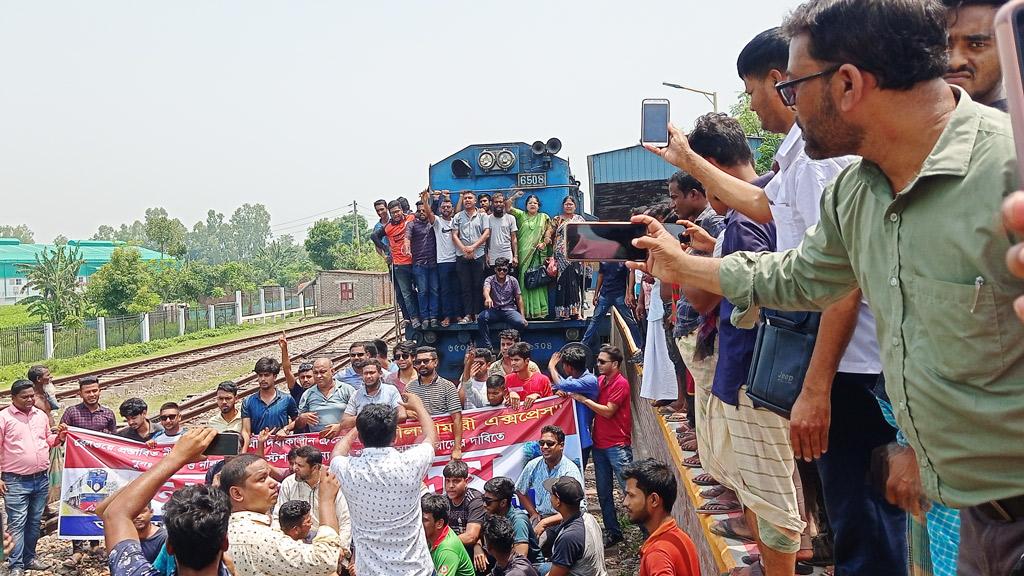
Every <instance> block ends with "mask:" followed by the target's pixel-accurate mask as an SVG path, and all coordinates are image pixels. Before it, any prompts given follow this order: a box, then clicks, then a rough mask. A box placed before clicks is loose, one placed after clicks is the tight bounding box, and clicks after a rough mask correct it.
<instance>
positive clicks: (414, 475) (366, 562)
mask: <svg viewBox="0 0 1024 576" xmlns="http://www.w3.org/2000/svg"><path fill="white" fill-rule="evenodd" d="M405 398H406V400H405V403H404V404H403V406H404V408H405V409H406V410H407V411H411V412H412V413H414V414H415V415H416V417H417V419H418V420H419V424H420V429H421V430H422V431H423V436H422V437H421V438H419V443H418V444H415V445H413V446H411V447H409V448H408V449H406V450H404V451H402V452H399V451H398V450H395V448H394V447H393V446H392V444H394V441H395V434H396V431H397V429H398V412H397V410H395V409H393V408H391V407H390V406H386V405H383V404H374V405H371V406H367V407H366V408H364V409H363V411H362V412H360V413H359V416H357V417H356V428H355V429H354V430H353V431H351V432H349V434H348V435H346V436H345V438H344V439H343V440H342V441H341V442H338V445H337V446H335V448H334V454H333V457H332V459H331V471H332V472H334V474H336V475H337V476H338V479H339V480H340V481H341V484H342V485H343V486H344V489H343V491H344V493H345V499H346V500H347V501H348V504H349V513H350V515H351V518H352V536H353V541H354V545H355V557H356V573H357V574H374V575H381V576H388V575H394V576H432V575H433V574H434V562H433V560H432V559H431V557H430V549H429V548H428V546H427V540H426V537H425V536H424V535H423V523H422V516H421V514H420V495H421V490H422V487H423V478H424V477H425V476H426V474H427V470H428V469H429V468H430V464H431V463H432V462H433V460H434V442H436V441H437V430H436V429H435V428H434V422H433V420H431V418H430V414H429V413H428V412H427V409H426V407H425V406H423V402H422V401H421V400H420V399H419V397H418V396H416V395H415V394H412V393H407V394H406V395H405ZM357 435H358V438H359V440H360V441H361V442H362V443H363V446H364V448H363V451H362V454H360V455H359V456H349V450H351V448H352V442H353V441H355V439H356V437H357ZM384 487H386V497H385V493H384V492H382V489H384Z"/></svg>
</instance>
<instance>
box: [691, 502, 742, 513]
mask: <svg viewBox="0 0 1024 576" xmlns="http://www.w3.org/2000/svg"><path fill="white" fill-rule="evenodd" d="M742 509H743V507H742V506H740V503H739V502H738V501H736V500H724V501H723V500H712V501H710V502H705V503H704V505H703V506H701V507H699V508H697V514H732V513H733V512H739V511H740V510H742Z"/></svg>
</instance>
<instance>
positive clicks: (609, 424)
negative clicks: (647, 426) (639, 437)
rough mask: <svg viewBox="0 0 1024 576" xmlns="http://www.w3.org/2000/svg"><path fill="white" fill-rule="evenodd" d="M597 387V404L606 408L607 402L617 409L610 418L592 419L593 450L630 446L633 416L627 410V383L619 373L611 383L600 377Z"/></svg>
mask: <svg viewBox="0 0 1024 576" xmlns="http://www.w3.org/2000/svg"><path fill="white" fill-rule="evenodd" d="M598 385H599V386H600V390H599V391H598V393H597V403H598V404H602V405H604V406H607V405H608V403H609V402H614V403H615V405H616V406H618V408H617V409H616V410H615V414H613V415H612V417H611V418H605V417H604V416H601V415H600V414H596V416H595V417H594V434H593V436H594V448H600V449H602V450H603V449H605V448H613V447H615V446H631V445H632V444H633V441H632V427H633V415H632V413H631V412H630V409H629V382H627V381H626V377H625V376H623V375H622V373H621V372H620V373H619V374H617V375H616V376H615V378H614V379H613V380H612V381H611V382H608V377H607V376H601V378H600V379H599V380H598Z"/></svg>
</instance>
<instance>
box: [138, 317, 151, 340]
mask: <svg viewBox="0 0 1024 576" xmlns="http://www.w3.org/2000/svg"><path fill="white" fill-rule="evenodd" d="M139 342H142V343H143V344H145V343H146V342H149V313H148V312H147V313H145V314H143V315H142V319H141V320H140V321H139Z"/></svg>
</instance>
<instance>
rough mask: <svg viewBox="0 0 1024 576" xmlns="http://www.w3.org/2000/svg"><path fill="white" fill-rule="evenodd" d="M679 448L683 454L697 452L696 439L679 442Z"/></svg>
mask: <svg viewBox="0 0 1024 576" xmlns="http://www.w3.org/2000/svg"><path fill="white" fill-rule="evenodd" d="M679 447H680V448H682V449H683V452H696V451H697V439H696V438H694V439H693V440H687V441H686V442H680V444H679Z"/></svg>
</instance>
